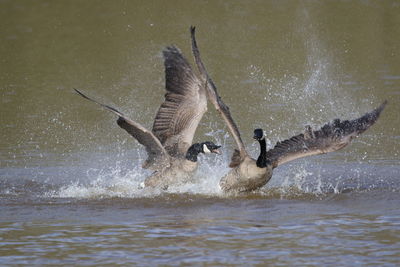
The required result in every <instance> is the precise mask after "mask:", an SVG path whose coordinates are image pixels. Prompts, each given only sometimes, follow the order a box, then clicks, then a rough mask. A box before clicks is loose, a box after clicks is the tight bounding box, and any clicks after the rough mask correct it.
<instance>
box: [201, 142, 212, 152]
mask: <svg viewBox="0 0 400 267" xmlns="http://www.w3.org/2000/svg"><path fill="white" fill-rule="evenodd" d="M203 151H204V153H206V154H209V153H211V151H210V149H208V147H207V146H206V144H203Z"/></svg>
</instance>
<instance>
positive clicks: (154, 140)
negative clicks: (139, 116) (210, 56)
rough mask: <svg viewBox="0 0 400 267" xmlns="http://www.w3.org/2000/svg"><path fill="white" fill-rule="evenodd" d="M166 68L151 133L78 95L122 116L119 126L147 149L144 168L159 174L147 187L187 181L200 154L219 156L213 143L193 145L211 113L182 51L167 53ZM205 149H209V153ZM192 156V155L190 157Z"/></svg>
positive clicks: (80, 93) (154, 175) (174, 49)
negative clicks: (201, 126) (199, 130)
mask: <svg viewBox="0 0 400 267" xmlns="http://www.w3.org/2000/svg"><path fill="white" fill-rule="evenodd" d="M163 55H164V66H165V89H166V91H167V92H166V94H165V100H164V102H163V103H162V104H161V106H160V108H159V109H158V111H157V114H156V117H155V119H154V123H153V130H152V131H149V130H147V129H146V128H145V127H143V126H142V125H140V124H139V123H137V122H135V121H133V120H131V119H129V118H128V117H127V116H125V115H124V114H122V113H121V112H119V111H118V110H116V109H115V108H113V107H111V106H108V105H104V104H102V103H99V102H97V101H96V100H93V99H91V98H89V97H88V96H86V95H84V94H83V93H82V92H80V91H78V90H77V89H75V91H76V92H77V93H78V94H79V95H81V96H82V97H84V98H85V99H88V100H90V101H92V102H95V103H97V104H99V105H101V106H102V107H104V108H105V109H107V110H109V111H111V112H113V113H114V114H116V115H117V116H118V120H117V123H118V125H119V126H120V127H121V128H123V129H124V130H126V131H127V132H128V133H129V134H130V135H132V136H133V137H134V138H135V139H137V140H138V142H139V143H140V144H142V145H144V146H145V148H146V151H147V154H148V158H147V160H146V161H145V162H144V164H143V167H144V168H148V169H152V170H154V171H155V172H154V173H153V174H152V175H151V176H150V177H147V178H146V180H145V182H144V184H145V185H148V186H152V187H156V186H160V187H162V188H166V187H168V185H170V184H177V183H182V182H185V181H187V180H188V179H189V178H190V176H191V174H192V173H193V172H194V171H195V170H196V167H197V154H198V153H208V152H211V153H219V151H218V150H217V149H218V147H219V146H216V145H215V144H213V143H212V142H205V143H201V144H194V145H192V141H193V137H194V134H195V132H196V129H197V126H198V124H199V122H200V120H201V118H202V117H203V114H204V113H205V112H206V110H207V98H206V92H205V86H204V84H201V82H200V79H198V78H197V77H196V75H195V74H194V73H193V71H192V68H191V67H190V65H189V63H188V62H187V60H186V59H185V58H184V56H183V55H182V53H181V52H180V51H179V50H178V48H176V47H174V46H170V47H167V48H166V49H165V50H164V51H163ZM204 146H207V150H206V152H205V151H204V149H203V148H204ZM189 152H190V153H189Z"/></svg>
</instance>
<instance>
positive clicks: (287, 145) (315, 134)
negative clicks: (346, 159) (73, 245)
mask: <svg viewBox="0 0 400 267" xmlns="http://www.w3.org/2000/svg"><path fill="white" fill-rule="evenodd" d="M190 32H191V39H192V51H193V55H194V57H195V60H196V64H197V67H198V69H199V72H200V74H201V78H202V79H203V80H204V83H206V84H207V96H208V98H209V100H210V102H211V103H213V105H214V106H215V108H216V110H217V111H218V112H219V113H220V115H221V116H222V118H223V119H224V121H225V123H226V125H227V126H228V129H229V131H230V133H231V134H232V136H233V138H234V140H235V142H236V145H237V147H238V149H235V150H234V152H233V155H232V160H231V163H230V165H229V167H231V168H232V170H231V171H229V172H228V173H227V174H226V175H225V176H224V177H222V179H221V181H220V186H221V189H222V190H223V191H224V192H233V193H238V192H239V193H240V192H248V191H252V190H255V189H258V188H260V187H262V186H264V185H265V184H266V183H267V182H268V181H269V180H270V179H271V177H272V170H273V169H274V168H276V167H278V166H279V165H281V164H283V163H286V162H289V161H292V160H295V159H298V158H302V157H306V156H311V155H317V154H323V153H328V152H332V151H336V150H338V149H341V148H343V147H345V146H346V145H348V144H349V143H350V141H351V140H352V139H353V138H355V137H357V136H358V135H359V134H361V133H363V132H364V131H365V130H367V129H368V128H369V127H370V126H371V125H373V124H374V123H375V122H376V120H377V119H378V117H379V115H380V113H381V112H382V110H383V109H384V107H385V105H386V104H387V102H386V101H385V102H384V103H383V104H382V105H380V106H379V107H378V108H376V109H375V110H373V111H371V112H369V113H367V114H365V115H364V116H362V117H360V118H358V119H355V120H350V121H349V120H346V121H341V120H339V119H336V120H334V121H333V122H332V123H328V124H326V125H324V126H323V127H322V128H321V129H319V130H317V131H313V130H312V129H311V127H309V126H308V127H307V128H306V131H305V132H304V133H303V134H299V135H296V136H293V137H292V138H290V139H287V140H285V141H282V142H278V143H277V144H276V145H275V147H274V148H273V149H271V150H269V151H266V144H265V140H264V138H263V137H260V136H258V137H257V138H256V139H257V140H258V141H259V142H260V148H261V153H260V155H259V157H258V160H257V161H256V160H255V159H252V158H251V157H250V156H249V155H248V153H247V151H246V149H245V146H244V144H243V141H242V139H241V137H240V132H239V129H238V127H237V125H236V123H235V122H234V120H233V118H232V115H231V113H230V111H229V108H228V106H227V105H226V104H225V103H224V102H223V101H222V98H221V97H220V96H219V95H218V92H217V88H216V86H215V84H214V82H213V81H212V79H211V77H210V76H209V74H208V73H207V70H206V68H205V66H204V64H203V62H202V60H201V57H200V52H199V49H198V47H197V42H196V38H195V28H194V27H191V28H190ZM258 130H259V131H262V130H261V129H258ZM256 131H257V130H255V133H256Z"/></svg>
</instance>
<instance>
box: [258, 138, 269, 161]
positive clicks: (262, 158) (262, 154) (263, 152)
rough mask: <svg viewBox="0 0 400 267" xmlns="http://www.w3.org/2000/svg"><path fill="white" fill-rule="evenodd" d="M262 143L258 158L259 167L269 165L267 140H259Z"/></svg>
mask: <svg viewBox="0 0 400 267" xmlns="http://www.w3.org/2000/svg"><path fill="white" fill-rule="evenodd" d="M258 142H259V143H260V150H261V151H260V155H259V156H258V159H257V167H259V168H265V167H267V163H268V160H267V143H266V142H265V138H263V139H261V140H258Z"/></svg>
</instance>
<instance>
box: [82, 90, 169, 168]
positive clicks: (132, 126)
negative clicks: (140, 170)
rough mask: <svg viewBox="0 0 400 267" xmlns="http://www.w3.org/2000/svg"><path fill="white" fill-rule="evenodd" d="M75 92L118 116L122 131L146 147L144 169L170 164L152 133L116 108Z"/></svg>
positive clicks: (164, 151) (165, 152) (165, 153)
mask: <svg viewBox="0 0 400 267" xmlns="http://www.w3.org/2000/svg"><path fill="white" fill-rule="evenodd" d="M74 90H75V91H76V92H77V93H78V94H79V95H80V96H82V97H83V98H86V99H87V100H90V101H92V102H94V103H96V104H98V105H100V106H102V107H103V108H105V109H107V110H109V111H111V112H112V113H114V114H116V115H117V116H118V120H117V123H118V125H119V126H120V127H121V128H122V129H124V130H125V131H127V132H128V133H129V134H130V135H132V136H133V137H134V138H135V139H136V140H138V142H139V143H140V144H142V145H144V146H145V148H146V151H147V154H148V159H147V161H146V163H145V164H147V166H143V167H147V168H153V169H154V168H162V167H163V166H166V164H169V156H168V153H167V151H166V150H165V149H164V147H163V146H162V144H161V143H160V140H158V139H157V137H156V136H155V135H154V134H153V133H152V132H150V131H148V130H147V129H146V128H144V127H143V126H142V125H140V124H139V123H137V122H134V121H132V120H131V119H129V118H127V117H126V116H125V115H124V114H122V113H121V112H119V111H118V110H116V109H115V108H113V107H110V106H108V105H104V104H102V103H99V102H97V101H96V100H94V99H92V98H90V97H88V96H86V95H84V94H83V93H82V92H80V91H79V90H77V89H75V88H74ZM152 163H157V167H156V166H151V165H152Z"/></svg>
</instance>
